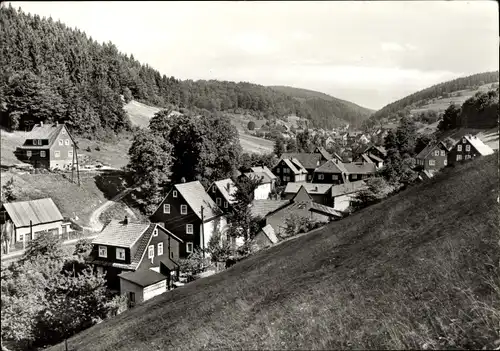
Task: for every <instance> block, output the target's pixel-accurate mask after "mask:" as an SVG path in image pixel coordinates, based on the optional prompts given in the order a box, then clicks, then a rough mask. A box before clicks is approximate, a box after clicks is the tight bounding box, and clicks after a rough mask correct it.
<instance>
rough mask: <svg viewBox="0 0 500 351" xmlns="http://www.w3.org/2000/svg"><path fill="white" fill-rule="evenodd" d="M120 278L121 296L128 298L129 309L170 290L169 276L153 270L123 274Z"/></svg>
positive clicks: (119, 275)
mask: <svg viewBox="0 0 500 351" xmlns="http://www.w3.org/2000/svg"><path fill="white" fill-rule="evenodd" d="M162 267H163V266H162ZM118 278H119V279H120V294H121V295H125V296H126V297H127V302H128V308H132V307H134V306H135V305H136V304H138V303H141V302H144V301H146V300H149V299H150V298H152V297H155V296H157V295H160V294H163V293H164V292H167V291H168V290H169V288H168V276H167V275H164V274H162V273H158V272H156V271H154V270H152V269H143V270H140V271H135V272H123V273H120V274H118Z"/></svg>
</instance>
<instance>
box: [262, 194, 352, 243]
mask: <svg viewBox="0 0 500 351" xmlns="http://www.w3.org/2000/svg"><path fill="white" fill-rule="evenodd" d="M291 216H297V217H301V218H308V219H309V220H311V221H314V222H320V223H328V222H329V221H331V220H334V219H338V218H341V217H342V214H341V213H340V212H338V211H336V210H335V209H333V208H331V207H328V206H324V205H321V204H318V203H316V202H314V201H313V199H312V198H311V197H310V196H309V194H308V193H307V191H306V190H305V188H304V187H301V188H300V190H299V191H298V192H297V194H296V195H295V197H294V198H293V199H292V200H290V201H289V202H288V204H285V205H284V206H282V207H279V208H277V209H276V210H274V211H272V212H270V213H267V214H266V216H265V225H271V227H272V228H273V229H274V232H275V233H276V235H277V236H278V237H279V236H280V235H281V234H283V233H284V232H285V230H286V228H287V223H288V222H289V218H290V217H291Z"/></svg>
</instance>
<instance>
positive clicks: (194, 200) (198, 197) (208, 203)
mask: <svg viewBox="0 0 500 351" xmlns="http://www.w3.org/2000/svg"><path fill="white" fill-rule="evenodd" d="M175 188H176V189H177V191H179V193H180V194H181V195H182V197H183V198H184V200H186V202H187V203H188V205H189V207H190V208H191V210H193V212H194V213H196V215H197V216H198V218H199V219H201V217H202V216H201V207H202V206H203V215H204V218H203V219H204V221H205V222H206V221H210V220H211V219H214V218H216V217H218V216H220V215H221V214H222V211H221V209H220V208H219V207H218V206H217V205H216V204H215V202H214V201H213V200H212V198H211V197H210V196H209V195H208V194H207V192H206V191H205V188H203V185H201V183H200V182H199V181H197V180H195V181H193V182H189V183H180V184H175Z"/></svg>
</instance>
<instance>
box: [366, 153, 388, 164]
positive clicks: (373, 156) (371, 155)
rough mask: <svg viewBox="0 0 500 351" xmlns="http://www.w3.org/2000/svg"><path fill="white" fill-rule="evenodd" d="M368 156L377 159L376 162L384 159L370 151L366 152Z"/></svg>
mask: <svg viewBox="0 0 500 351" xmlns="http://www.w3.org/2000/svg"><path fill="white" fill-rule="evenodd" d="M368 157H369V158H370V159H372V160H375V161H377V162H383V161H384V160H382V159H381V158H380V157H378V156H376V155H374V154H372V153H368Z"/></svg>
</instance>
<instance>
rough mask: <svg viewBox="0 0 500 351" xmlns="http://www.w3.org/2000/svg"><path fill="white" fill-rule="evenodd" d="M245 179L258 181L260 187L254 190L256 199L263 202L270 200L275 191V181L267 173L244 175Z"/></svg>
mask: <svg viewBox="0 0 500 351" xmlns="http://www.w3.org/2000/svg"><path fill="white" fill-rule="evenodd" d="M243 175H244V176H245V177H248V178H250V179H254V180H258V181H259V185H258V186H257V188H255V190H254V199H256V200H262V199H268V198H269V195H270V194H271V192H272V191H273V189H274V186H273V185H274V184H275V183H274V180H273V179H271V177H269V176H268V175H267V173H265V172H247V173H243Z"/></svg>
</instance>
